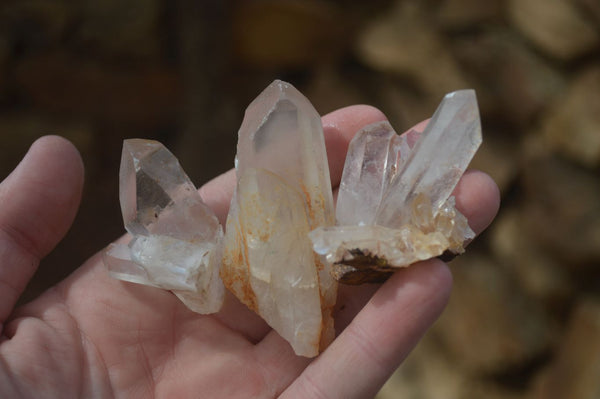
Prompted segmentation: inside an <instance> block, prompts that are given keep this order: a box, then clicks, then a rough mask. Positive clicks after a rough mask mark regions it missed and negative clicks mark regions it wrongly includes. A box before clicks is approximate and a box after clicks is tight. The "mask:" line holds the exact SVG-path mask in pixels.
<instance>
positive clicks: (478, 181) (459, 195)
mask: <svg viewBox="0 0 600 399" xmlns="http://www.w3.org/2000/svg"><path fill="white" fill-rule="evenodd" d="M453 195H454V197H455V198H456V208H457V209H458V210H459V211H460V212H461V213H462V214H463V215H465V216H466V218H467V220H468V221H469V226H471V228H472V229H473V231H474V232H475V233H476V234H481V232H482V231H483V230H485V229H486V227H488V226H489V225H490V223H492V220H494V217H496V214H497V213H498V209H500V190H499V189H498V186H497V185H496V183H495V182H494V180H492V178H491V177H489V176H488V175H487V174H485V173H483V172H481V171H479V170H467V171H466V172H465V174H464V175H463V177H462V178H461V179H460V181H459V182H458V184H457V185H456V188H455V189H454V193H453Z"/></svg>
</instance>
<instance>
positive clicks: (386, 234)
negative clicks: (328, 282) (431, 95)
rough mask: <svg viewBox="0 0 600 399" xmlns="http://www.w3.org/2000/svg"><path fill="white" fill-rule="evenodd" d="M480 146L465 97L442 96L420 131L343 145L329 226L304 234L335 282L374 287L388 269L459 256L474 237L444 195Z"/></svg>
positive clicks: (387, 132) (364, 135) (383, 125)
mask: <svg viewBox="0 0 600 399" xmlns="http://www.w3.org/2000/svg"><path fill="white" fill-rule="evenodd" d="M480 144H481V126H480V121H479V111H478V108H477V100H476V97H475V92H474V91H473V90H461V91H457V92H454V93H450V94H448V95H446V97H445V98H444V100H443V101H442V103H441V104H440V106H439V107H438V109H437V110H436V112H435V114H434V115H433V117H432V118H431V120H430V121H429V123H428V125H427V127H426V129H425V131H424V132H423V133H422V134H421V135H419V134H418V133H417V132H415V131H410V132H409V133H407V134H406V135H403V136H397V135H396V134H395V132H394V131H393V129H392V128H391V126H389V124H388V123H387V122H380V123H377V124H373V125H370V126H367V127H365V128H363V129H362V130H361V131H359V132H358V133H357V135H356V136H355V137H354V139H353V140H352V142H351V143H350V146H349V150H348V154H347V157H346V163H345V165H344V171H343V174H342V181H341V184H340V192H339V196H338V203H337V207H338V209H337V224H338V225H337V226H333V227H321V228H317V229H315V230H313V231H312V232H311V233H310V238H311V240H312V242H313V248H314V250H315V252H317V253H319V254H321V255H322V256H323V257H324V259H325V260H326V262H327V263H330V264H333V265H334V266H333V269H334V274H335V275H336V278H338V279H339V280H340V281H344V282H349V283H361V282H368V281H380V280H381V279H382V277H383V278H385V277H386V276H387V275H389V273H391V271H393V270H394V268H398V267H404V266H408V265H410V264H412V263H414V262H416V261H419V260H424V259H429V258H431V257H435V256H438V255H441V254H442V253H444V252H445V251H447V250H448V251H450V252H452V253H461V252H463V251H464V248H463V243H464V242H465V241H468V240H470V239H472V238H473V237H474V233H473V231H472V230H471V229H470V227H469V225H468V223H467V220H466V218H465V217H464V216H463V215H462V214H461V213H460V212H458V210H456V208H455V206H454V205H455V204H454V197H451V194H452V191H453V190H454V188H455V187H456V184H457V183H458V181H459V179H460V178H461V176H462V175H463V173H464V171H465V169H466V167H467V166H468V164H469V162H470V161H471V159H472V157H473V155H474V154H475V152H476V151H477V148H478V147H479V145H480Z"/></svg>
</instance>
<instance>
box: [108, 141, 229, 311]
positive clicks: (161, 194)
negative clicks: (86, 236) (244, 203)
mask: <svg viewBox="0 0 600 399" xmlns="http://www.w3.org/2000/svg"><path fill="white" fill-rule="evenodd" d="M119 182H120V196H119V197H120V202H121V209H122V213H123V220H124V222H125V228H126V229H127V231H128V232H129V233H131V235H132V236H133V239H132V240H131V241H130V243H129V245H127V246H125V245H111V246H110V247H109V249H108V250H107V252H106V253H105V256H104V260H105V263H106V265H107V267H108V269H109V272H110V274H111V275H112V276H113V277H115V278H118V279H121V280H125V281H130V282H135V283H139V284H145V285H149V286H154V287H160V288H164V289H167V290H171V291H173V292H174V293H175V294H176V295H177V296H178V297H179V298H180V299H181V300H182V301H183V302H184V303H185V304H186V305H187V306H188V307H189V308H190V309H192V310H194V311H196V312H199V313H214V312H216V311H218V310H219V309H220V307H221V305H222V303H223V299H224V292H225V291H224V287H223V284H222V282H221V281H220V279H219V265H220V253H221V252H220V245H221V240H222V237H223V231H222V228H221V226H220V224H219V221H218V220H217V218H216V216H215V215H214V213H213V212H212V211H211V210H210V209H209V208H208V207H207V206H206V204H204V202H203V201H202V198H201V197H200V194H198V192H197V191H196V188H195V187H194V185H193V184H192V182H191V181H190V180H189V178H188V177H187V175H186V174H185V172H184V171H183V169H182V168H181V166H180V165H179V162H178V161H177V159H176V158H175V157H174V156H173V154H172V153H171V152H170V151H169V150H167V149H166V148H165V147H164V146H163V145H162V144H160V143H159V142H157V141H153V140H140V139H131V140H125V142H124V143H123V153H122V157H121V170H120V176H119Z"/></svg>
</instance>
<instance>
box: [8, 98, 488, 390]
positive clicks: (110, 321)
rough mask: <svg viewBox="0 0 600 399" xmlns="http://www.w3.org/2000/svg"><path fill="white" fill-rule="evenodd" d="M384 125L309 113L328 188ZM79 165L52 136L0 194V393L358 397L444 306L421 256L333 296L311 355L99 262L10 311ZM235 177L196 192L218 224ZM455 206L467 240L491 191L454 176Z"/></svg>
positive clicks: (481, 179)
mask: <svg viewBox="0 0 600 399" xmlns="http://www.w3.org/2000/svg"><path fill="white" fill-rule="evenodd" d="M382 119H384V116H383V115H382V114H381V113H380V112H379V111H377V110H375V109H374V108H371V107H367V106H354V107H349V108H344V109H342V110H338V111H336V112H333V113H331V114H329V115H327V116H325V117H323V124H324V129H325V137H326V144H327V151H328V156H329V163H330V170H331V176H332V183H333V186H334V187H335V186H336V185H337V184H338V183H339V179H340V175H341V169H342V166H343V161H344V156H345V152H346V149H347V146H348V142H349V140H350V139H351V137H352V135H353V134H354V132H356V131H357V130H358V129H359V128H360V127H362V126H363V125H365V124H368V123H372V122H375V121H378V120H382ZM82 180H83V167H82V164H81V160H80V158H79V155H78V153H77V151H76V150H75V149H74V148H73V146H72V145H71V144H70V143H68V142H67V141H66V140H64V139H61V138H59V137H44V138H42V139H40V140H38V141H37V142H36V143H35V144H34V145H33V146H32V148H31V149H30V151H29V152H28V154H27V155H26V157H25V159H24V160H23V161H22V162H21V164H20V165H19V166H18V167H17V169H15V171H14V172H13V173H12V174H11V175H10V176H9V177H8V178H6V180H5V181H4V182H3V183H2V184H1V185H0V204H1V205H0V207H1V208H0V332H1V336H0V397H2V398H20V397H31V398H54V397H56V398H71V397H83V398H95V397H100V398H103V397H106V398H112V397H127V398H129V397H131V398H148V397H160V398H163V397H168V398H273V397H277V396H278V395H281V397H286V398H287V397H293V398H296V397H297V398H309V397H310V398H366V397H372V396H374V395H375V393H376V392H377V391H378V389H379V388H380V387H381V385H382V384H383V383H384V382H385V380H386V379H387V378H388V377H389V375H390V374H391V373H392V372H393V371H394V369H395V368H396V367H397V366H398V364H399V363H400V362H401V361H402V360H403V359H404V358H405V356H406V355H407V354H408V353H409V351H410V350H411V349H412V348H413V347H414V345H415V344H416V343H417V341H418V340H419V339H420V337H421V336H422V335H423V334H424V332H425V331H426V329H427V328H428V327H429V326H430V325H431V323H433V321H434V320H435V319H436V318H437V316H438V315H439V313H440V312H441V311H442V309H443V307H444V306H445V304H446V302H447V299H448V295H449V292H450V287H451V281H452V278H451V275H450V273H449V270H448V268H447V267H446V265H445V264H443V263H442V262H441V261H439V260H429V261H425V262H421V264H419V265H417V266H415V267H410V268H408V269H406V270H402V271H400V272H398V273H396V274H395V275H394V276H393V277H392V278H390V279H389V280H388V281H387V282H386V283H385V284H383V285H381V286H379V285H364V286H360V287H341V288H340V293H339V298H338V303H337V305H336V312H335V317H336V332H337V338H336V339H335V341H334V342H333V343H332V345H331V346H330V347H329V348H328V349H327V350H326V351H325V352H324V353H322V354H321V355H320V356H319V357H317V358H315V359H308V358H304V357H299V356H296V355H294V353H293V351H292V349H291V347H290V346H289V345H288V344H287V342H285V341H284V340H283V339H282V338H281V337H280V336H279V335H278V334H277V333H276V332H274V331H273V330H271V329H270V328H269V327H268V326H267V325H266V324H265V323H264V322H263V321H262V320H261V319H260V318H259V317H258V316H256V315H254V314H253V313H252V312H250V311H249V310H248V309H247V308H245V307H244V306H243V305H242V304H240V303H239V302H238V301H237V300H236V299H235V298H234V297H232V296H228V297H227V299H226V302H225V305H224V308H223V310H222V311H221V312H219V313H217V314H215V315H210V316H203V315H198V314H196V313H193V312H191V311H189V310H188V309H187V308H186V307H185V306H184V305H183V304H182V303H181V302H179V300H178V299H177V298H176V297H175V296H174V295H172V294H171V293H169V292H166V291H162V290H158V289H155V288H150V287H144V286H139V285H135V284H129V283H124V282H121V281H117V280H114V279H111V278H110V277H109V276H108V274H107V272H106V269H105V267H104V265H103V264H102V258H101V256H100V254H96V255H95V256H93V257H92V258H90V259H89V260H88V261H87V262H86V263H85V264H84V265H82V266H81V267H80V268H79V269H77V270H76V271H75V272H74V273H73V274H72V275H71V276H69V277H68V278H67V279H66V280H64V281H62V282H61V283H59V284H58V285H56V286H54V287H52V288H51V289H49V290H48V291H47V292H46V293H44V294H43V295H41V296H40V297H39V298H38V299H36V300H34V301H33V302H31V303H29V304H27V305H25V306H22V307H20V308H17V309H14V305H15V303H16V301H17V299H18V297H19V295H20V294H21V292H22V291H23V289H24V287H25V285H26V284H27V282H28V281H29V279H30V278H31V276H32V275H33V273H34V272H35V270H36V268H37V265H38V263H39V260H40V259H41V258H42V257H43V256H45V255H46V254H47V253H48V252H49V251H50V250H51V249H52V248H53V247H54V246H55V245H56V244H57V242H58V241H59V240H60V239H61V238H62V236H63V235H64V234H65V232H66V231H67V229H68V228H69V226H70V224H71V222H72V220H73V217H74V215H75V213H76V211H77V207H78V205H79V199H80V193H81V187H82ZM234 184H235V177H234V175H233V172H231V171H230V172H228V173H226V174H224V175H222V176H219V177H218V178H216V179H214V180H213V181H211V182H209V183H208V184H206V185H205V186H204V187H202V188H201V194H202V197H203V198H204V200H205V202H206V203H207V204H208V205H209V206H210V207H211V208H212V209H213V210H214V211H215V212H216V213H217V215H218V216H219V218H220V219H221V221H222V222H223V221H224V218H225V215H226V213H227V209H228V207H229V201H230V198H231V193H232V192H233V188H234ZM455 195H456V198H457V206H458V208H459V209H460V210H461V211H462V212H463V213H464V214H465V215H466V216H467V218H468V219H469V223H470V225H471V227H472V228H473V229H474V230H475V231H476V232H481V231H482V230H483V229H484V228H485V227H486V226H487V225H488V224H489V223H490V222H491V220H492V219H493V217H494V215H495V213H496V211H497V209H498V201H499V200H498V191H497V188H496V186H495V184H494V183H493V182H492V181H491V179H489V177H487V176H486V175H485V174H483V173H481V172H474V171H471V172H468V173H467V174H465V176H464V177H463V179H462V180H461V182H460V183H459V186H458V187H457V190H456V191H455Z"/></svg>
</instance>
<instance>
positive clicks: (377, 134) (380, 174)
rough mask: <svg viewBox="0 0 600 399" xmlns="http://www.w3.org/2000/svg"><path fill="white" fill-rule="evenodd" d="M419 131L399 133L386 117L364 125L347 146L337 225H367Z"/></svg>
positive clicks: (338, 202) (373, 220)
mask: <svg viewBox="0 0 600 399" xmlns="http://www.w3.org/2000/svg"><path fill="white" fill-rule="evenodd" d="M418 136H419V133H418V132H416V131H415V130H411V131H409V132H408V133H407V134H406V135H404V136H398V135H397V134H396V132H395V131H394V129H393V128H392V126H391V125H390V124H389V122H387V121H383V122H376V123H373V124H371V125H368V126H365V127H364V128H362V129H361V130H360V131H358V132H357V133H356V135H355V136H354V138H353V139H352V142H351V144H350V145H349V147H348V154H347V155H346V163H345V164H344V171H343V177H342V180H341V183H340V188H339V194H338V201H337V207H336V221H337V224H338V225H345V226H352V225H359V226H362V225H370V224H373V223H374V222H375V215H376V212H377V209H378V206H379V204H380V203H381V199H382V197H383V194H384V193H385V192H386V190H387V188H388V186H389V184H390V182H391V181H392V179H393V178H394V176H395V175H396V173H397V172H398V170H399V168H400V167H401V166H402V162H403V161H404V160H406V158H407V157H408V155H409V153H410V149H411V148H412V146H414V143H415V141H416V139H417V138H418Z"/></svg>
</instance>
